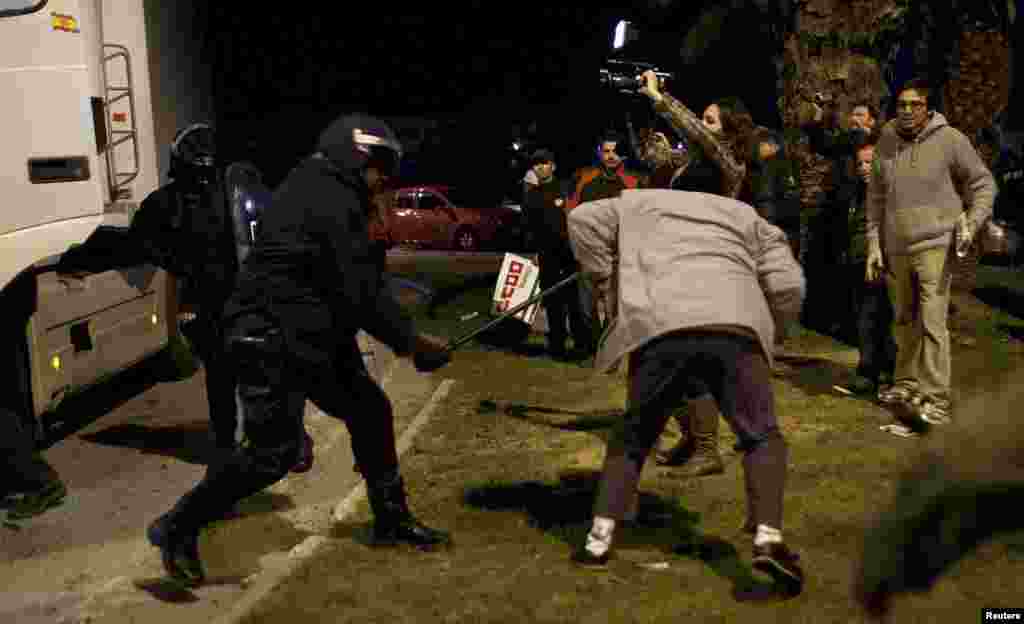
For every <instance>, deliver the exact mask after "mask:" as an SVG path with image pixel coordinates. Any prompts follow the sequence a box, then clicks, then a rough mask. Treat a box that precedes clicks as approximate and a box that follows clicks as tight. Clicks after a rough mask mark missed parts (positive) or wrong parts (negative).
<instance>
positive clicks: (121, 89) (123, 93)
mask: <svg viewBox="0 0 1024 624" xmlns="http://www.w3.org/2000/svg"><path fill="white" fill-rule="evenodd" d="M103 50H104V55H103V64H104V67H103V69H104V71H103V75H104V87H105V88H106V99H105V100H104V101H105V103H106V109H107V114H110V111H111V110H112V107H113V105H114V104H115V103H116V102H119V101H120V100H123V99H127V100H128V120H129V128H128V129H127V130H114V129H113V123H112V122H113V120H110V119H108V120H107V121H108V125H107V128H108V129H107V135H108V136H107V178H108V182H109V183H110V195H111V200H112V201H115V202H116V201H118V200H120V199H128V193H127V192H126V191H125V190H124V187H126V186H127V185H128V184H129V183H130V182H131V181H132V180H134V179H135V178H136V177H138V175H139V141H138V138H139V133H138V128H137V126H136V124H135V97H134V95H133V93H132V85H133V84H135V83H134V82H133V80H132V63H131V58H130V57H129V54H128V48H126V47H124V46H122V45H116V44H112V43H105V44H103ZM108 51H109V53H108ZM119 59H123V60H124V76H125V80H126V81H127V84H126V85H124V86H121V85H113V84H111V83H110V78H109V77H110V75H111V73H112V72H111V71H110V69H109V67H108V66H109V65H111V64H112V63H113V62H115V61H117V60H119ZM125 142H131V146H132V153H133V155H134V157H135V160H134V163H135V168H134V169H133V170H131V171H126V172H121V171H118V169H117V158H116V157H115V155H114V148H116V147H117V146H118V145H120V144H122V143H125Z"/></svg>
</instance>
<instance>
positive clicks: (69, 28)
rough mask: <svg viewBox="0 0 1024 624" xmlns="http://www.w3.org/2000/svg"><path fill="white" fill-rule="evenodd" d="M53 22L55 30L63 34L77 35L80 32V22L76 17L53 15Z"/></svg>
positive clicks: (51, 16) (61, 14)
mask: <svg viewBox="0 0 1024 624" xmlns="http://www.w3.org/2000/svg"><path fill="white" fill-rule="evenodd" d="M50 18H51V22H52V23H53V29H54V30H59V31H61V32H70V33H76V32H79V30H78V20H77V19H75V16H74V15H67V14H64V13H51V14H50Z"/></svg>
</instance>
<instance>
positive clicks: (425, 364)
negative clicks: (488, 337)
mask: <svg viewBox="0 0 1024 624" xmlns="http://www.w3.org/2000/svg"><path fill="white" fill-rule="evenodd" d="M579 277H580V274H579V272H576V273H573V274H572V275H570V276H569V277H566V278H565V279H563V280H561V281H559V282H558V283H557V284H554V285H553V286H551V288H548V289H547V290H542V291H540V292H539V293H537V294H536V295H534V296H532V297H530V298H529V299H527V300H526V301H524V302H522V303H520V304H519V305H517V306H514V307H512V308H510V309H509V310H507V311H505V312H503V313H502V314H501V315H500V316H498V317H497V318H495V319H493V320H491V321H490V322H488V323H485V324H484V325H482V326H481V327H478V328H476V329H474V330H473V331H471V332H469V333H468V334H464V335H462V336H459V337H458V338H456V339H455V340H450V341H448V346H447V347H446V348H445V349H444V351H438V352H435V353H416V354H415V355H414V356H413V358H412V361H413V364H414V365H415V366H416V370H418V371H419V372H421V373H429V372H430V371H433V370H437V369H438V368H441V367H442V366H444V365H445V364H447V363H448V362H450V361H451V359H452V351H454V350H456V349H458V348H459V347H461V346H462V345H464V344H466V343H467V342H469V341H470V340H472V339H474V338H476V337H477V336H479V335H480V334H482V333H484V332H485V331H487V330H489V329H491V328H492V327H494V326H496V325H498V324H499V323H501V322H502V321H504V320H505V319H507V318H508V317H510V316H512V315H513V314H516V313H518V312H521V311H523V310H525V309H526V308H528V307H530V306H531V305H533V304H535V303H537V302H538V301H540V300H541V299H543V298H544V297H547V296H548V295H550V294H551V293H553V292H555V291H556V290H559V289H561V288H564V287H566V286H568V285H569V284H571V283H573V282H575V281H576V280H578V279H579Z"/></svg>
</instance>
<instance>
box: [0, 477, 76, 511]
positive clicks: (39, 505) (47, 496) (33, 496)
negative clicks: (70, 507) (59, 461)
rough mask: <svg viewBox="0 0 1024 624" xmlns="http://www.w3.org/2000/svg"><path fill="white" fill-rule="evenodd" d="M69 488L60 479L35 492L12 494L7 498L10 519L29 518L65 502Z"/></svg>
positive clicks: (6, 505) (6, 504) (6, 503)
mask: <svg viewBox="0 0 1024 624" xmlns="http://www.w3.org/2000/svg"><path fill="white" fill-rule="evenodd" d="M67 495H68V489H67V487H65V486H64V482H63V481H60V480H59V479H58V480H56V481H51V482H50V483H47V484H46V485H44V486H43V487H42V488H40V489H38V490H35V491H33V492H20V493H17V494H12V495H10V496H8V497H7V499H6V500H5V504H4V506H5V507H7V519H8V520H27V519H29V518H33V517H35V516H38V515H40V514H42V513H45V512H46V511H47V510H48V509H52V508H54V507H56V506H58V505H60V504H61V503H63V502H64V498H65V497H66V496H67Z"/></svg>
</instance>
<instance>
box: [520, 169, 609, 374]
mask: <svg viewBox="0 0 1024 624" xmlns="http://www.w3.org/2000/svg"><path fill="white" fill-rule="evenodd" d="M531 162H532V164H533V166H532V171H533V172H534V173H535V174H536V176H537V185H536V186H535V187H533V188H532V189H530V190H528V191H527V192H526V202H525V204H524V206H523V209H524V212H525V213H526V220H527V224H528V227H529V229H530V231H531V233H532V237H533V240H534V242H535V245H536V248H537V252H538V255H539V256H540V286H541V288H542V289H548V288H551V287H552V286H554V285H555V284H557V283H558V282H560V281H561V280H563V279H565V278H566V277H569V276H570V275H572V274H573V273H578V272H579V264H578V263H577V262H576V259H575V258H574V257H573V253H572V247H570V246H569V230H568V228H567V227H566V207H565V203H566V200H567V199H568V198H567V196H566V194H565V193H564V188H563V184H562V183H560V182H559V181H558V180H557V179H556V178H555V176H554V172H555V155H554V153H552V152H551V151H550V150H546V149H541V150H537V151H536V152H534V154H533V157H532V159H531ZM542 305H543V306H544V312H545V314H546V315H547V321H548V336H547V339H548V351H549V352H550V353H551V355H552V357H554V358H556V359H567V358H568V356H569V352H568V351H567V350H566V347H565V341H566V338H568V329H571V330H572V334H573V345H574V348H573V355H574V356H576V357H578V358H583V357H588V356H589V355H590V353H591V346H592V342H593V338H592V336H591V335H590V328H589V327H588V326H587V324H586V322H585V320H584V318H583V309H582V305H581V302H580V294H579V290H578V288H577V286H576V284H575V283H573V284H570V285H568V286H565V287H563V288H562V289H561V290H559V291H558V292H555V293H552V294H551V295H550V296H548V297H545V298H544V300H543V303H542ZM567 325H568V328H567Z"/></svg>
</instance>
